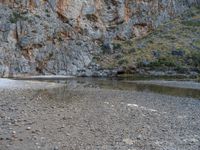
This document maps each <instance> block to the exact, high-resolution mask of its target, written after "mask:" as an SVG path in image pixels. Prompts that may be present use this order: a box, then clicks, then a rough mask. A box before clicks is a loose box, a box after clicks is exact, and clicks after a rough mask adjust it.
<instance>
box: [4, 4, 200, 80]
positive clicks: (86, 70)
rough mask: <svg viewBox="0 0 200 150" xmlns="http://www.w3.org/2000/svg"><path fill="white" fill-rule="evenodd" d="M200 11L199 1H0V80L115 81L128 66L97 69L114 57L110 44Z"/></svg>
mask: <svg viewBox="0 0 200 150" xmlns="http://www.w3.org/2000/svg"><path fill="white" fill-rule="evenodd" d="M199 5H200V1H199V0H0V76H1V77H12V76H23V75H76V76H108V75H114V74H116V73H117V72H120V69H121V67H122V68H123V66H121V64H123V62H126V61H121V63H119V65H118V66H115V67H113V68H112V67H107V68H106V67H105V65H103V64H101V63H99V60H101V62H104V63H107V61H108V60H106V57H103V55H106V54H107V55H112V56H114V55H115V53H116V45H113V41H115V40H117V41H127V40H129V39H134V38H137V39H138V38H141V37H144V36H146V35H148V34H149V33H152V32H153V31H154V30H155V29H157V27H159V26H160V25H161V24H162V23H164V22H167V21H169V20H171V19H172V18H175V17H177V16H178V15H180V14H183V13H184V12H185V11H188V10H190V9H191V8H192V7H194V6H199ZM196 19H197V22H196V24H198V23H199V18H198V17H197V18H196ZM194 24H195V22H194ZM198 29H199V28H198ZM198 35H199V34H198ZM197 44H198V42H197ZM196 47H197V48H198V45H197V46H196ZM199 49H200V48H199ZM173 54H174V55H182V52H180V51H177V50H174V52H173ZM121 55H123V53H121ZM130 55H133V56H134V54H132V53H131V54H130ZM155 55H156V56H157V53H156V52H155ZM158 55H159V54H158ZM97 56H99V57H101V56H102V58H105V60H104V59H102V58H99V57H97ZM116 59H117V58H116ZM110 60H112V59H110ZM107 64H109V62H108V63H107ZM129 65H130V68H131V67H132V68H134V66H135V63H134V62H132V64H131V63H130V64H129Z"/></svg>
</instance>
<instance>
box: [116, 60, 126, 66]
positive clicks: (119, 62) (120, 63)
mask: <svg viewBox="0 0 200 150" xmlns="http://www.w3.org/2000/svg"><path fill="white" fill-rule="evenodd" d="M118 64H119V65H126V64H128V60H126V59H121V60H119V61H118Z"/></svg>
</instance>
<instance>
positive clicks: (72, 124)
mask: <svg viewBox="0 0 200 150" xmlns="http://www.w3.org/2000/svg"><path fill="white" fill-rule="evenodd" d="M0 81H1V80H0ZM2 81H3V80H2ZM6 82H7V84H6ZM6 82H5V80H4V86H3V84H0V149H1V150H37V149H41V150H49V149H50V150H68V149H72V150H73V149H74V150H75V149H76V150H79V149H80V150H83V149H88V150H89V149H92V150H93V149H95V150H96V149H97V150H98V149H99V150H102V149H103V150H112V149H116V150H128V149H130V150H179V149H180V150H198V149H200V126H199V124H200V109H199V108H200V90H199V89H198V88H188V87H187V86H185V87H184V85H186V83H187V84H188V85H191V86H192V84H195V85H196V86H198V85H197V83H196V82H194V83H193V82H191V81H188V82H186V81H184V82H182V81H176V82H178V84H176V82H175V81H174V82H175V84H173V85H172V83H171V82H168V83H170V86H169V84H159V85H158V84H153V83H152V81H151V84H149V83H148V82H150V81H148V82H147V83H133V81H127V80H116V79H96V78H78V79H60V80H59V79H54V80H51V79H47V80H44V79H43V80H42V81H35V80H34V81H24V80H23V81H21V80H17V81H16V80H15V81H13V80H6ZM134 82H135V81H134ZM140 82H141V81H140ZM142 82H146V81H142ZM162 82H163V81H160V82H159V83H162ZM165 82H167V81H165ZM2 83H3V82H2ZM8 83H9V84H8ZM13 83H15V84H13ZM156 83H158V81H156ZM180 84H181V85H182V86H183V87H181V86H180ZM13 85H15V86H13ZM23 85H26V86H23ZM176 85H179V86H176ZM19 87H20V88H19Z"/></svg>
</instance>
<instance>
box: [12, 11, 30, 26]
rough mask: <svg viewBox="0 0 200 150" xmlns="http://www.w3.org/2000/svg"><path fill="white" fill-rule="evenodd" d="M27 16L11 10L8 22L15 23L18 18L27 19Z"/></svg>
mask: <svg viewBox="0 0 200 150" xmlns="http://www.w3.org/2000/svg"><path fill="white" fill-rule="evenodd" d="M27 19H28V18H27V17H25V16H22V14H20V13H19V12H13V14H12V15H11V16H10V19H9V20H10V22H11V23H16V22H17V21H19V20H27Z"/></svg>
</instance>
